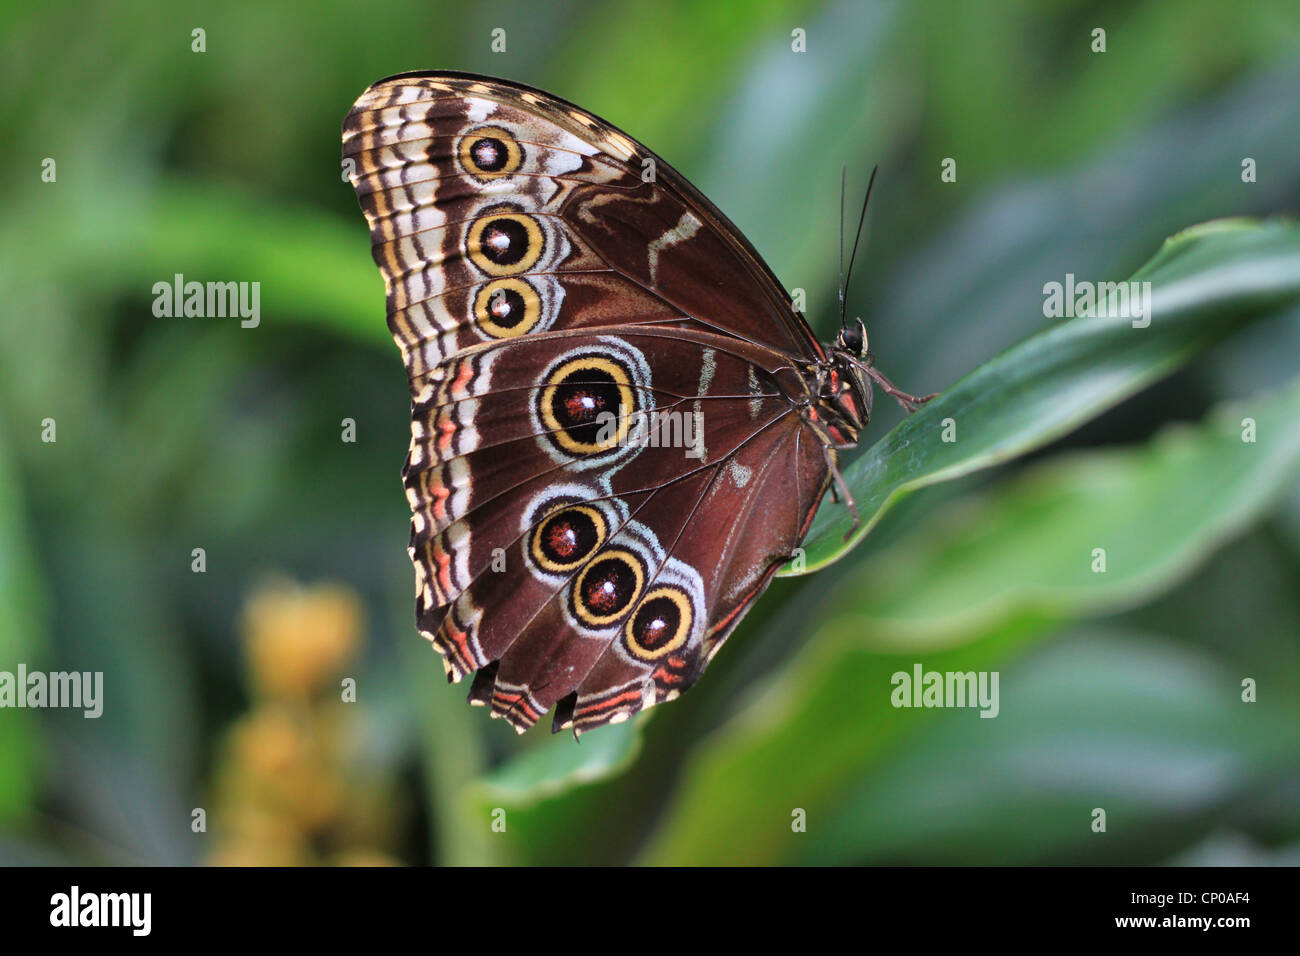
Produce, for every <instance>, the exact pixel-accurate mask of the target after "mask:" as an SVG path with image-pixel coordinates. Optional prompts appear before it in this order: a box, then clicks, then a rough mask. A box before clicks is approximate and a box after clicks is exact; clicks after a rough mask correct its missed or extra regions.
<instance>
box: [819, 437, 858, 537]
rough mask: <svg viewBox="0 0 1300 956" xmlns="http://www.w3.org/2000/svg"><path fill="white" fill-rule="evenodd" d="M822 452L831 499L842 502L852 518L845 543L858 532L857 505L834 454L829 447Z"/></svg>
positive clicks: (845, 535)
mask: <svg viewBox="0 0 1300 956" xmlns="http://www.w3.org/2000/svg"><path fill="white" fill-rule="evenodd" d="M822 450H823V452H824V453H825V455H826V467H828V468H829V469H830V471H831V481H832V485H831V496H832V499H833V500H834V501H836V502H839V501H843V502H844V504H845V505H847V506H848V509H849V514H850V515H851V516H852V518H853V526H852V527H850V528H849V530H848V531H847V532H845V534H844V540H845V541H847V540H849V538H850V537H851V536H852V535H853V532H854V531H857V530H858V525H859V524H860V523H861V522H860V521H859V519H858V504H857V502H856V501H854V500H853V492H851V491H849V485H848V482H846V481H845V480H844V476H843V475H842V474H840V466H839V462H838V460H837V459H836V455H835V452H834V451H833V450H832V449H831V446H829V445H825V446H823V448H822Z"/></svg>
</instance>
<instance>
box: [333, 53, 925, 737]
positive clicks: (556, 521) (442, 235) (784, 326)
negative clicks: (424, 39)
mask: <svg viewBox="0 0 1300 956" xmlns="http://www.w3.org/2000/svg"><path fill="white" fill-rule="evenodd" d="M343 160H344V167H345V169H346V170H347V172H348V175H349V178H350V180H351V182H352V185H353V186H354V188H355V189H356V194H357V197H358V200H359V202H360V205H361V208H362V211H363V212H364V213H365V217H366V220H367V221H368V223H369V226H370V235H371V242H372V250H373V255H374V260H375V262H376V263H377V264H378V266H379V270H380V272H381V274H382V275H383V279H384V283H385V288H386V294H387V306H388V326H389V329H390V330H391V331H392V334H393V337H394V339H396V341H397V345H398V348H399V349H400V350H401V353H402V358H403V361H404V363H405V366H406V372H407V375H408V378H409V382H410V390H411V444H410V450H409V453H408V455H407V459H406V464H405V467H404V469H403V472H402V475H403V483H404V485H405V488H406V496H407V500H408V502H409V504H410V508H411V539H410V547H409V553H410V556H411V560H412V563H413V564H414V567H415V594H416V625H417V627H418V629H419V631H420V633H421V634H422V635H423V636H424V637H425V638H426V639H428V640H429V641H430V642H432V645H433V647H434V648H435V649H436V650H437V651H438V652H439V653H440V654H441V656H442V662H443V666H444V669H445V670H446V673H447V677H448V679H449V680H451V681H456V682H459V681H460V680H462V679H463V678H465V677H467V676H469V675H470V674H473V675H474V677H473V681H472V683H471V686H470V691H469V700H470V702H471V703H472V704H477V705H482V706H488V707H490V708H491V712H492V715H493V716H494V717H502V718H504V719H506V720H507V721H509V722H510V723H511V724H512V725H513V726H514V727H515V729H516V730H518V731H519V732H520V733H523V732H524V731H525V730H527V729H528V728H530V727H531V726H533V724H535V723H536V722H537V721H538V720H539V719H540V718H541V717H542V716H543V715H544V714H546V713H547V712H548V711H550V710H551V709H552V708H553V709H554V711H555V716H554V720H553V724H552V731H553V732H554V731H558V730H561V729H571V730H572V731H573V733H574V734H575V737H576V735H578V734H580V733H582V732H585V731H588V730H591V729H593V728H595V727H599V726H601V725H604V724H609V723H617V722H620V721H623V720H627V719H628V718H630V717H631V716H632V715H634V714H636V713H637V712H638V711H641V710H644V709H646V708H648V707H651V706H653V705H655V704H657V703H660V702H663V701H668V700H673V699H674V698H676V697H677V696H678V695H679V694H681V693H682V692H683V691H685V690H686V689H687V688H689V687H690V686H691V685H692V684H694V683H695V681H696V680H697V679H698V678H699V676H700V674H701V672H702V671H703V670H704V668H705V666H706V665H707V664H708V663H709V661H710V660H712V659H713V657H714V655H716V654H717V652H718V650H719V648H721V647H722V644H723V642H724V641H725V640H726V638H727V636H728V635H729V634H730V633H731V632H732V630H733V629H734V628H735V627H736V625H737V623H738V622H739V621H740V619H741V617H742V616H743V615H744V614H745V612H746V611H747V610H748V609H749V608H750V607H751V606H752V605H753V603H754V601H755V600H756V599H757V598H758V596H759V595H760V594H762V592H763V591H764V590H765V589H766V588H767V586H768V584H769V583H770V582H771V579H772V576H773V574H774V573H775V572H776V570H777V568H778V567H780V566H781V565H782V564H783V563H784V562H785V561H786V560H787V559H788V558H789V556H790V555H791V554H792V553H793V552H794V550H795V548H797V547H798V546H799V544H800V542H801V541H802V540H803V537H804V535H805V534H806V533H807V530H808V527H809V524H810V523H811V521H812V518H813V514H814V513H815V512H816V510H817V507H818V504H819V502H820V501H821V499H822V496H823V495H824V493H825V492H826V490H827V488H828V487H829V486H830V485H831V482H832V479H836V480H837V481H839V484H840V486H841V490H842V492H843V495H844V497H845V498H846V500H847V501H848V502H849V503H850V505H851V501H852V499H851V496H849V495H848V491H847V488H844V487H842V480H839V479H838V476H839V470H838V467H837V452H838V451H839V450H842V449H845V448H851V447H853V446H854V445H855V444H856V443H857V441H858V436H859V434H860V433H861V430H862V428H863V427H864V426H865V425H866V423H867V422H868V420H869V419H870V415H871V400H872V385H873V382H874V383H875V384H876V385H879V386H880V387H882V388H883V389H884V390H885V391H887V392H888V393H890V394H892V395H894V396H895V397H896V398H898V400H899V401H900V402H902V403H903V404H904V407H906V408H908V409H909V410H910V409H911V408H914V407H915V406H916V405H917V404H919V403H920V402H922V401H924V400H925V399H924V398H917V397H915V396H911V395H908V394H907V393H905V392H902V391H900V390H898V389H896V388H894V387H893V385H892V384H891V383H889V381H888V379H886V378H885V377H884V376H883V375H881V374H880V373H879V372H878V371H877V370H876V369H875V367H874V365H873V362H872V358H871V353H870V351H869V350H868V349H867V338H866V330H865V328H864V327H863V325H862V323H861V321H860V320H858V321H857V322H856V324H853V325H850V324H848V323H842V327H841V331H840V334H839V337H838V339H837V340H836V341H835V342H834V343H833V344H831V345H829V346H826V347H823V346H822V345H820V344H819V343H818V342H817V340H816V338H815V337H814V336H813V333H812V331H811V330H810V329H809V327H808V325H807V323H806V322H805V321H804V319H803V317H802V316H801V315H800V314H799V313H798V312H797V311H796V310H795V309H794V308H793V306H792V303H791V299H790V297H789V295H788V294H787V293H786V292H785V290H784V289H783V288H782V286H781V284H780V283H779V282H778V281H777V279H776V276H775V275H774V274H773V273H772V271H771V269H769V268H768V267H767V265H766V264H765V263H764V262H763V260H762V259H761V258H760V257H759V254H758V253H757V252H756V251H755V250H754V248H753V246H751V245H750V243H749V242H748V241H747V240H746V239H745V237H744V236H743V235H741V233H740V231H739V230H738V229H737V228H736V227H735V226H734V225H733V224H732V223H731V221H730V220H728V219H727V218H726V216H724V215H723V214H722V213H721V212H720V211H719V210H718V209H717V208H716V207H715V206H714V205H713V204H712V203H711V202H709V200H707V199H706V198H705V197H704V196H703V195H702V194H701V193H700V192H699V190H697V189H696V188H695V187H694V186H692V185H691V184H690V183H689V182H688V181H687V180H686V179H685V178H684V177H683V176H682V175H681V174H679V173H678V172H676V171H675V170H674V169H673V168H672V167H671V166H669V165H668V164H667V163H665V162H664V161H663V160H662V159H660V158H659V157H658V156H656V155H655V154H654V153H652V152H651V151H650V150H648V149H647V148H646V147H645V146H643V145H641V144H640V143H639V142H637V141H636V140H634V139H632V138H631V137H630V136H628V135H627V134H626V133H623V132H622V131H620V130H619V129H617V128H616V127H614V126H612V125H610V124H609V123H607V122H605V121H604V120H601V119H599V118H597V117H596V116H594V115H592V114H591V113H588V112H586V111H585V110H582V109H579V108H578V107H576V106H574V105H573V104H571V103H568V102H566V101H565V100H562V99H560V98H558V97H555V96H552V95H550V94H547V93H544V92H542V91H540V90H536V89H532V88H530V87H527V86H523V85H521V84H518V83H513V82H509V81H506V80H499V79H492V78H489V77H484V76H475V75H472V74H463V73H451V72H420V73H404V74H401V75H398V76H393V77H390V78H388V79H384V80H381V81H380V82H378V83H376V84H374V85H373V86H371V87H370V88H369V89H368V90H366V91H365V93H363V94H362V95H361V97H360V98H359V99H358V100H357V101H356V103H355V105H354V106H353V107H352V110H351V111H350V112H349V114H348V116H347V119H346V120H345V121H344V124H343ZM868 194H869V192H868ZM841 211H842V206H841ZM864 213H865V206H864ZM860 232H861V221H860V222H859V234H860ZM855 249H856V242H855ZM842 259H843V256H842V254H841V262H842ZM842 273H843V270H842V268H841V274H842ZM843 284H844V283H843V281H841V300H842V298H843V293H842V287H843ZM841 312H842V309H841ZM664 433H666V434H667V437H668V440H667V441H659V440H658V439H660V438H662V437H663V435H664Z"/></svg>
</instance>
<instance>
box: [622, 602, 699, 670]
mask: <svg viewBox="0 0 1300 956" xmlns="http://www.w3.org/2000/svg"><path fill="white" fill-rule="evenodd" d="M693 621H694V614H693V613H692V611H691V601H690V598H689V597H687V596H686V593H685V592H684V591H682V590H681V589H679V588H675V587H657V588H654V589H652V590H651V591H650V592H649V593H648V594H646V596H645V598H644V599H643V600H642V601H641V604H640V605H639V606H638V607H637V609H636V611H635V612H634V613H633V615H632V616H631V617H630V618H628V622H627V625H626V626H625V627H624V629H623V643H624V646H625V647H626V648H627V649H628V650H629V651H630V652H631V653H632V654H633V656H635V657H637V658H639V659H640V660H643V661H657V660H659V659H660V658H661V657H665V656H667V655H668V654H671V653H672V652H673V651H675V650H678V649H680V648H681V647H682V645H683V644H685V643H686V638H687V636H688V635H689V634H690V632H691V624H692V623H693Z"/></svg>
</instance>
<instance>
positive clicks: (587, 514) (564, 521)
mask: <svg viewBox="0 0 1300 956" xmlns="http://www.w3.org/2000/svg"><path fill="white" fill-rule="evenodd" d="M608 534H609V526H608V524H607V523H606V521H605V516H604V515H602V514H601V513H600V512H599V511H597V510H596V509H595V508H593V507H591V506H590V505H569V506H567V507H562V508H559V509H557V510H556V511H553V512H551V513H550V514H549V515H547V516H546V517H545V518H544V519H543V520H542V521H541V523H540V524H538V525H537V527H536V528H535V529H534V530H533V533H532V538H531V539H530V541H529V555H530V556H531V557H532V559H533V561H535V562H536V563H537V566H538V567H539V568H541V569H542V570H544V571H549V572H551V573H554V574H567V573H568V572H570V571H574V570H576V569H577V568H578V567H579V566H580V565H581V564H582V562H584V561H586V560H587V558H588V557H590V556H591V555H592V554H593V553H594V552H595V551H596V549H597V548H599V547H600V546H601V545H602V544H604V543H605V537H606V535H608Z"/></svg>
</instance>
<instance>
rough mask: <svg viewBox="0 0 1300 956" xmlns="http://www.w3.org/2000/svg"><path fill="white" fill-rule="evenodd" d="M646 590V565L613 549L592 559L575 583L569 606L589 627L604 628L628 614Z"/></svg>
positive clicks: (630, 555)
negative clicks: (642, 591) (629, 609)
mask: <svg viewBox="0 0 1300 956" xmlns="http://www.w3.org/2000/svg"><path fill="white" fill-rule="evenodd" d="M644 587H645V565H644V564H643V563H642V561H641V559H640V558H639V557H637V555H636V554H634V553H633V552H631V551H628V550H626V549H623V548H613V549H610V550H609V551H604V552H601V553H599V554H597V555H596V556H595V557H594V558H592V559H591V560H590V561H589V562H588V563H587V564H586V565H585V566H584V567H583V569H582V570H581V571H579V572H578V576H577V578H576V579H574V582H573V585H572V587H571V588H570V594H569V606H570V609H571V610H572V611H573V613H574V614H575V615H576V616H577V618H578V619H579V620H581V621H583V622H584V623H585V624H587V625H589V626H591V627H607V626H608V625H610V624H614V623H616V622H617V621H619V620H620V619H621V618H622V617H623V615H624V614H626V613H627V610H628V608H630V607H631V606H632V605H633V604H634V603H635V602H636V599H637V598H638V597H640V596H641V590H642V588H644Z"/></svg>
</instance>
